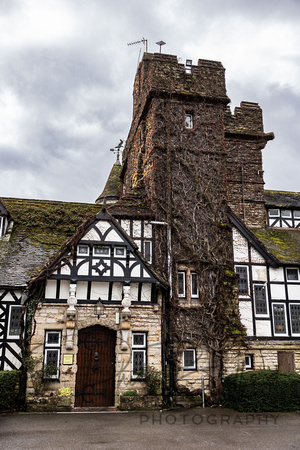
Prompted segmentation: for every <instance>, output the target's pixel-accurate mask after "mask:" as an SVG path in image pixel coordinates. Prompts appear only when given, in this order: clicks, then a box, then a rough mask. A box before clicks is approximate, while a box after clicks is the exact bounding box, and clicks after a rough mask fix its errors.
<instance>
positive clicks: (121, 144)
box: [110, 139, 124, 164]
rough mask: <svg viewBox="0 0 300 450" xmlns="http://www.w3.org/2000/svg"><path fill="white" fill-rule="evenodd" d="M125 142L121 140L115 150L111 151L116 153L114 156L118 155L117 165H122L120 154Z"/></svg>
mask: <svg viewBox="0 0 300 450" xmlns="http://www.w3.org/2000/svg"><path fill="white" fill-rule="evenodd" d="M123 142H124V141H123V139H120V142H119V143H118V145H116V146H115V148H111V149H110V151H111V152H114V154H115V155H117V161H116V164H120V152H121V151H122V150H121V148H122V147H123Z"/></svg>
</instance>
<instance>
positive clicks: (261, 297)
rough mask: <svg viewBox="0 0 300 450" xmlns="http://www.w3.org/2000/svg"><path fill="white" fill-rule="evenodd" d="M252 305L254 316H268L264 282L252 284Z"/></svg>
mask: <svg viewBox="0 0 300 450" xmlns="http://www.w3.org/2000/svg"><path fill="white" fill-rule="evenodd" d="M253 293H254V305H255V315H256V316H268V315H269V310H268V301H267V289H266V286H265V285H264V284H254V285H253Z"/></svg>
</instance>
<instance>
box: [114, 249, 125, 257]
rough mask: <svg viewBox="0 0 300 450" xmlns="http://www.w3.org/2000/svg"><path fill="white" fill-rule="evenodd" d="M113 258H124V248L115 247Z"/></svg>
mask: <svg viewBox="0 0 300 450" xmlns="http://www.w3.org/2000/svg"><path fill="white" fill-rule="evenodd" d="M115 256H126V248H125V247H115Z"/></svg>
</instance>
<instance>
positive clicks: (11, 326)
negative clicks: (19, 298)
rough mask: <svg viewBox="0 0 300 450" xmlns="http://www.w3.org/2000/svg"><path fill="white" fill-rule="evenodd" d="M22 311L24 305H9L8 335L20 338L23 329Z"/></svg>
mask: <svg viewBox="0 0 300 450" xmlns="http://www.w3.org/2000/svg"><path fill="white" fill-rule="evenodd" d="M21 313H22V306H20V305H11V306H10V307H9V318H8V332H7V337H10V338H18V336H19V335H20V331H21V325H20V316H21Z"/></svg>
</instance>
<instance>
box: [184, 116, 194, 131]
mask: <svg viewBox="0 0 300 450" xmlns="http://www.w3.org/2000/svg"><path fill="white" fill-rule="evenodd" d="M193 126H194V118H193V114H191V113H186V115H185V128H188V129H191V128H193Z"/></svg>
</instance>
